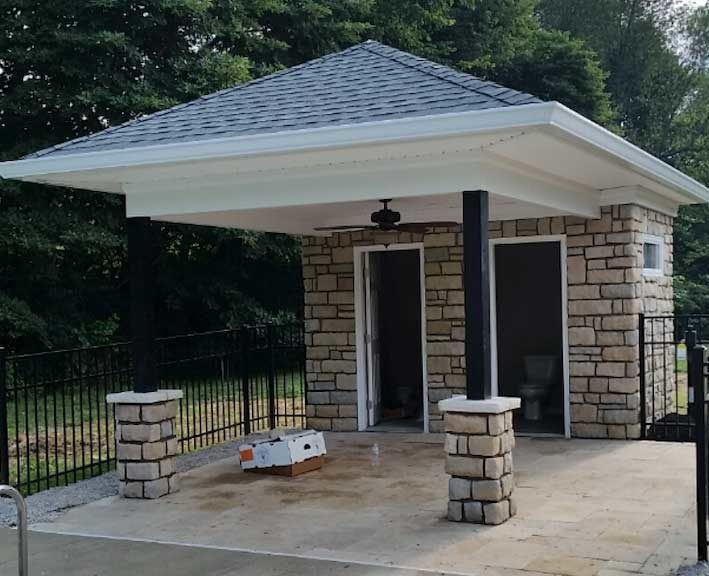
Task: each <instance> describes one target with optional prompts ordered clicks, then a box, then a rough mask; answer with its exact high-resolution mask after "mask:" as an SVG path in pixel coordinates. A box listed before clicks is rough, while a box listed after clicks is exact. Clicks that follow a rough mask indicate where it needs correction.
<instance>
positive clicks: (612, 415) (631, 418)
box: [601, 410, 640, 424]
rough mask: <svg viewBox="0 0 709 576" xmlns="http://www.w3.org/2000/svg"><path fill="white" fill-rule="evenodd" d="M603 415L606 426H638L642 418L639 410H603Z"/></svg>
mask: <svg viewBox="0 0 709 576" xmlns="http://www.w3.org/2000/svg"><path fill="white" fill-rule="evenodd" d="M601 414H602V416H603V422H604V423H606V424H636V423H637V422H638V419H639V418H640V414H639V413H638V411H637V410H603V411H602V412H601Z"/></svg>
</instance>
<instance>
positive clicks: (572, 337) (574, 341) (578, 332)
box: [569, 326, 596, 346]
mask: <svg viewBox="0 0 709 576" xmlns="http://www.w3.org/2000/svg"><path fill="white" fill-rule="evenodd" d="M595 344H596V331H595V330H594V329H593V328H589V327H586V326H581V327H577V328H569V346H593V345H595Z"/></svg>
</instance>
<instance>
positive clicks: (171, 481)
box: [167, 474, 180, 494]
mask: <svg viewBox="0 0 709 576" xmlns="http://www.w3.org/2000/svg"><path fill="white" fill-rule="evenodd" d="M167 485H168V492H169V493H170V494H173V493H175V492H177V491H178V490H179V489H180V480H179V476H177V474H173V475H172V476H170V477H169V478H168V479H167Z"/></svg>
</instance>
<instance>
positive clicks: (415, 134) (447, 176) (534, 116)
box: [0, 102, 709, 215]
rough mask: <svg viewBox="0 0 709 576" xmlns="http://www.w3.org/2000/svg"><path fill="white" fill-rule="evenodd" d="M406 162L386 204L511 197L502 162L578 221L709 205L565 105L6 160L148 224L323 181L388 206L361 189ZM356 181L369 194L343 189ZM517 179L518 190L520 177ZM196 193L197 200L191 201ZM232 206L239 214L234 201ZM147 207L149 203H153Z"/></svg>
mask: <svg viewBox="0 0 709 576" xmlns="http://www.w3.org/2000/svg"><path fill="white" fill-rule="evenodd" d="M466 163H467V167H466ZM407 164H408V166H409V169H408V170H409V171H410V175H409V177H408V178H406V181H404V182H399V183H398V184H397V183H395V182H393V181H392V182H391V186H390V187H389V190H388V191H387V192H386V195H387V196H389V195H392V196H395V197H397V196H398V197H403V196H409V195H430V194H447V193H451V192H457V191H460V190H463V189H470V188H474V187H476V186H477V185H482V184H483V183H484V184H485V185H486V189H488V190H490V192H492V193H495V192H497V193H500V194H503V195H506V194H507V193H508V192H509V190H507V189H504V190H501V189H499V186H498V181H497V180H495V178H490V177H489V176H490V174H491V172H490V170H489V169H487V168H486V170H487V173H486V172H485V170H481V169H480V167H489V166H491V165H492V166H496V167H497V169H498V171H499V170H502V169H503V168H504V170H505V174H508V173H509V174H512V175H513V176H516V177H520V178H521V179H522V180H519V178H518V180H519V182H518V183H519V190H518V191H517V192H514V191H513V192H514V194H513V196H515V197H516V198H517V199H518V200H524V199H525V197H526V196H525V195H526V194H527V190H526V189H527V186H526V185H525V181H524V179H525V178H527V177H531V178H533V179H534V180H535V181H537V182H551V183H552V184H554V185H555V186H553V188H554V187H555V188H556V189H558V191H559V194H557V195H556V197H555V198H551V199H549V202H551V203H549V202H547V201H546V200H545V201H544V202H543V204H544V205H548V206H552V205H553V206H556V205H557V204H556V200H559V201H562V200H563V195H562V194H561V192H563V190H564V189H566V188H570V189H572V190H573V193H572V194H571V195H572V196H578V198H575V199H574V202H575V201H576V200H578V199H579V198H580V199H581V204H582V205H581V206H577V208H578V210H577V211H576V212H574V211H573V210H572V211H571V213H581V214H583V213H586V210H587V208H590V207H591V206H590V205H587V204H588V203H589V202H592V201H595V202H596V207H597V206H600V205H602V204H605V203H617V202H630V201H643V202H645V201H647V202H649V201H650V200H654V201H656V202H655V204H656V205H657V207H665V211H668V212H672V211H673V210H674V209H676V205H677V204H681V203H697V202H707V201H709V190H707V188H706V187H705V186H703V185H702V184H700V183H699V182H697V181H695V180H693V179H692V178H690V177H688V176H686V175H685V174H683V173H681V172H679V171H678V170H676V169H674V168H672V167H670V166H669V165H667V164H665V163H663V162H661V161H660V160H658V159H657V158H654V157H653V156H651V155H649V154H647V153H645V152H643V151H642V150H640V149H639V148H637V147H635V146H633V145H632V144H630V143H628V142H627V141H625V140H623V139H622V138H619V137H618V136H616V135H614V134H612V133H610V132H609V131H607V130H605V129H603V128H601V127H600V126H598V125H596V124H594V123H593V122H590V121H589V120H587V119H585V118H583V117H582V116H580V115H578V114H576V113H574V112H572V111H571V110H569V109H568V108H566V107H564V106H562V105H560V104H558V103H555V102H551V103H542V104H528V105H524V106H514V107H509V108H497V109H492V110H484V111H474V112H463V113H455V114H443V115H437V116H427V117H419V118H407V119H398V120H388V121H382V122H373V123H369V124H360V125H349V126H337V127H328V128H318V129H312V130H301V131H293V132H284V133H277V134H265V135H254V136H245V137H239V138H228V139H221V140H210V141H204V142H194V143H187V144H170V145H163V146H152V147H149V148H141V149H132V150H118V151H110V152H93V153H86V154H74V155H66V156H59V157H48V158H42V157H40V158H37V159H28V160H18V161H14V162H4V163H0V176H2V177H4V178H15V179H21V180H27V181H32V182H43V183H48V184H56V185H61V186H71V187H76V188H87V189H92V190H102V191H107V192H116V193H126V194H127V195H128V207H129V208H128V210H129V214H131V215H138V214H140V213H141V210H142V209H143V208H145V210H146V212H145V213H144V215H157V214H164V215H167V214H174V213H176V212H177V213H183V214H184V213H196V212H207V211H219V210H225V209H226V210H229V209H237V208H240V209H252V208H257V207H259V206H255V205H249V202H244V204H243V206H239V204H240V202H238V201H237V200H238V199H239V198H240V197H241V196H242V194H243V195H244V198H246V197H247V196H249V195H251V196H254V195H257V196H259V197H260V200H259V201H260V203H261V204H260V207H269V206H284V205H297V204H315V203H322V202H323V201H324V199H323V198H322V197H315V196H313V197H311V198H303V197H302V196H299V195H298V194H295V192H294V190H292V191H291V193H290V194H289V191H288V188H289V183H292V182H300V183H301V184H304V185H310V184H311V183H313V182H315V181H316V180H318V179H321V183H322V186H321V188H322V189H323V190H325V189H326V187H329V195H330V197H329V200H333V201H341V202H347V201H357V200H365V199H372V198H374V197H382V195H383V193H384V192H385V190H375V191H371V188H370V192H369V194H368V195H364V193H363V192H362V194H359V193H358V192H357V190H360V191H363V190H364V189H365V187H366V186H371V185H381V184H382V182H383V180H382V178H383V176H382V175H384V174H386V173H387V172H391V173H396V172H397V170H394V167H395V165H397V167H398V169H399V170H398V174H399V175H402V174H404V172H403V171H402V169H403V168H405V167H406V165H407ZM417 167H418V168H419V170H418V172H421V171H429V172H430V171H431V170H436V171H437V175H438V176H439V177H438V178H437V179H436V182H437V184H436V183H434V182H432V181H431V178H430V177H429V179H428V181H427V180H426V179H425V178H423V179H421V178H419V174H417V170H416V168H417ZM390 169H391V170H390ZM486 174H487V176H486ZM348 175H349V177H350V178H351V179H355V178H356V179H357V180H358V181H359V187H358V186H357V185H355V186H353V187H348V186H341V185H340V184H341V183H342V178H344V177H347V176H348ZM404 176H405V174H404ZM338 178H339V179H340V180H339V181H338ZM368 179H369V180H368ZM507 180H509V182H508V188H509V187H512V186H513V185H514V184H513V180H514V177H510V178H507ZM468 184H469V186H468ZM397 186H398V187H399V190H397V189H396V188H397ZM451 186H454V187H453V188H451ZM294 188H298V186H294ZM592 192H593V193H596V194H597V197H596V198H595V200H594V199H593V198H591V195H590V194H591V193H592ZM358 194H359V195H358ZM189 195H191V196H193V198H191V199H190V198H186V196H189ZM142 196H144V197H145V198H142V199H141V197H142ZM148 196H149V197H150V201H148V200H149V198H148ZM220 198H221V200H220ZM225 198H228V199H230V202H231V204H230V205H229V203H227V204H224V199H225ZM526 199H527V200H530V201H532V202H536V200H538V198H534V197H529V198H526ZM142 200H145V201H147V202H146V203H145V205H144V206H141V205H142V204H143V202H142ZM552 200H553V202H552ZM235 201H236V204H234V202H235ZM220 202H222V204H224V205H220ZM149 205H151V206H152V208H150V207H149ZM131 206H132V208H131ZM171 206H172V207H175V208H179V210H170V207H171ZM155 210H159V212H156V211H155Z"/></svg>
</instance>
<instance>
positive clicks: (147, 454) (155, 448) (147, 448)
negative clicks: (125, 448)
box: [142, 441, 167, 460]
mask: <svg viewBox="0 0 709 576" xmlns="http://www.w3.org/2000/svg"><path fill="white" fill-rule="evenodd" d="M142 447H143V460H160V459H161V458H164V457H165V455H166V454H167V452H166V450H165V447H166V443H165V442H163V441H158V442H144V443H143V445H142Z"/></svg>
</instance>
